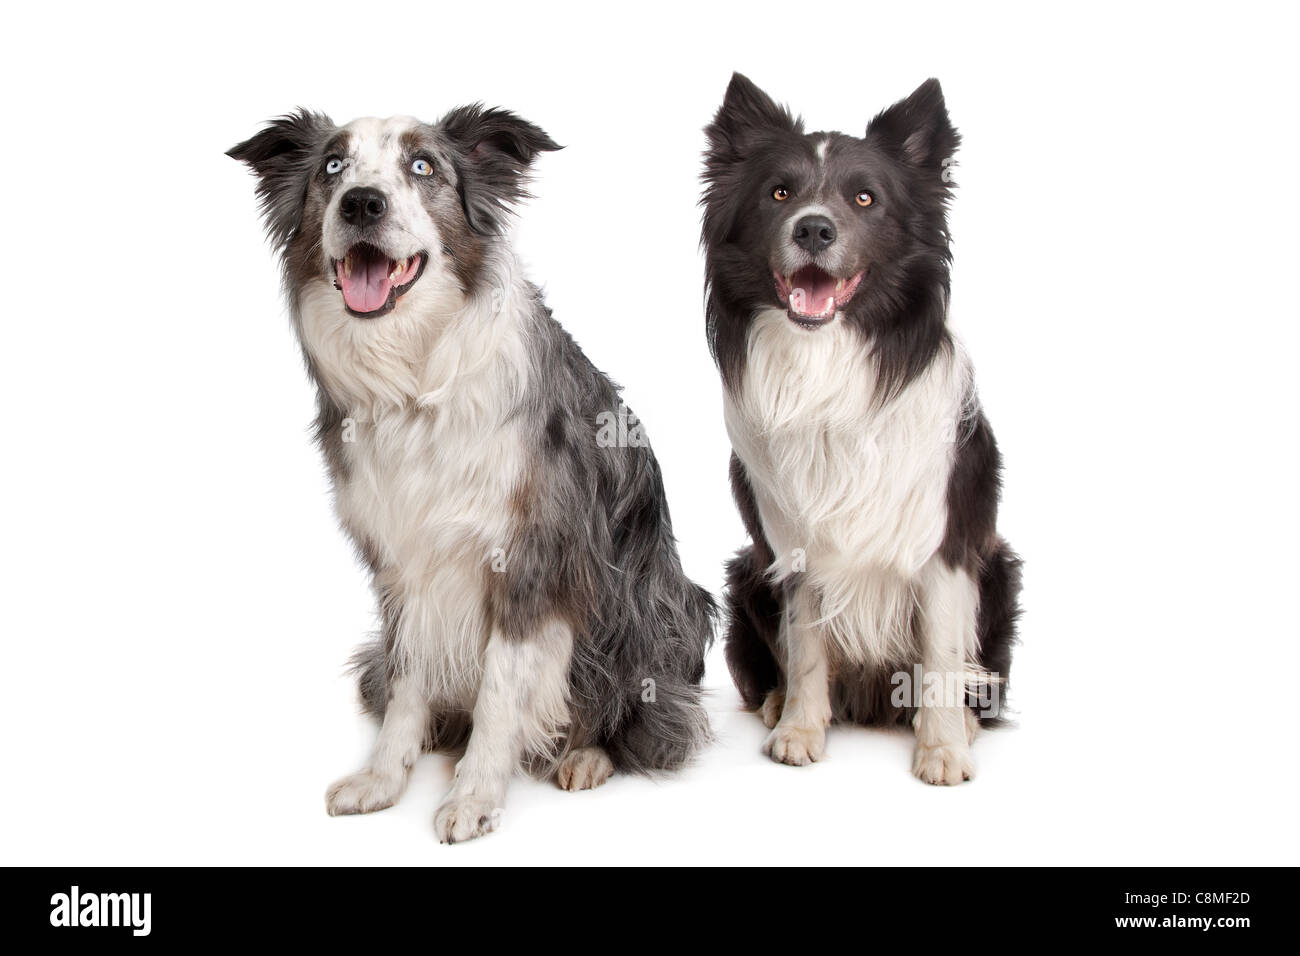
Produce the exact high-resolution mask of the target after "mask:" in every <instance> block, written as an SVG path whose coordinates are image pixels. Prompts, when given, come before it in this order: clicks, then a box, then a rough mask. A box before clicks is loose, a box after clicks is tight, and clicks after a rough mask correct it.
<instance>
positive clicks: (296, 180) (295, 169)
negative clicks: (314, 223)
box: [226, 109, 334, 247]
mask: <svg viewBox="0 0 1300 956" xmlns="http://www.w3.org/2000/svg"><path fill="white" fill-rule="evenodd" d="M333 131H334V123H333V122H332V121H331V120H330V118H329V117H328V116H326V115H325V114H324V113H312V112H309V111H308V110H305V109H298V110H297V111H296V112H293V113H289V114H287V115H285V116H281V117H279V118H278V119H273V120H271V122H269V123H268V124H267V125H266V127H265V128H264V129H263V130H262V131H261V132H259V133H258V134H257V135H256V136H253V137H252V138H251V139H246V140H244V141H243V142H242V143H240V144H239V145H238V146H234V147H232V148H230V149H229V150H227V151H226V155H227V156H229V157H231V158H232V159H237V160H239V161H240V162H241V163H247V164H248V165H249V166H250V167H252V170H253V172H255V173H257V178H258V183H257V195H258V198H259V199H261V200H262V218H263V220H264V221H265V223H266V232H267V235H269V236H270V237H271V241H272V242H274V243H275V244H276V246H278V247H283V246H284V244H285V243H286V242H288V241H289V239H290V238H292V236H293V234H294V232H295V231H297V229H298V226H299V224H300V223H301V222H302V207H303V203H304V202H305V201H306V198H307V185H308V183H309V182H310V181H311V174H312V169H313V167H314V165H315V162H316V159H317V156H316V153H317V151H318V150H319V149H320V148H321V146H322V145H323V144H324V141H325V138H326V137H327V136H329V135H330V134H331V133H332V132H333Z"/></svg>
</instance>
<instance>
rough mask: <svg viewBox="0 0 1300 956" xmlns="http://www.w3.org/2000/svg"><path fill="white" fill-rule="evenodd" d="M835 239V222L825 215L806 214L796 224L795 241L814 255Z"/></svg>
mask: <svg viewBox="0 0 1300 956" xmlns="http://www.w3.org/2000/svg"><path fill="white" fill-rule="evenodd" d="M834 241H835V223H833V222H831V221H830V220H829V219H827V218H826V217H825V216H804V217H803V218H802V219H800V220H799V221H798V222H796V223H795V224H794V242H795V245H797V246H799V248H801V249H807V250H808V251H809V252H811V253H812V254H813V255H817V253H819V252H821V251H822V250H823V249H825V248H826V247H827V246H829V245H830V244H831V243H832V242H834Z"/></svg>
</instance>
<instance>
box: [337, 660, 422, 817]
mask: <svg viewBox="0 0 1300 956" xmlns="http://www.w3.org/2000/svg"><path fill="white" fill-rule="evenodd" d="M428 732H429V700H428V697H427V696H426V694H425V690H424V682H423V680H421V679H420V678H418V677H416V676H413V675H403V676H400V677H398V678H396V679H395V680H394V681H393V689H392V696H391V697H390V698H389V701H388V707H387V709H386V710H385V711H384V723H383V726H382V727H380V729H379V738H378V739H377V740H376V741H375V747H374V750H373V751H372V752H371V754H370V763H369V764H368V765H367V766H366V768H365V769H364V770H360V771H358V772H357V773H354V774H352V775H351V776H348V777H344V778H343V779H342V780H337V781H335V782H334V784H333V785H332V786H331V787H330V788H329V790H328V791H326V793H325V808H326V809H327V810H328V811H329V813H330V816H337V815H338V814H343V813H370V812H371V811H372V810H382V809H384V808H385V807H391V806H392V805H393V804H394V803H396V802H397V798H398V797H400V796H401V795H402V790H403V789H405V787H406V778H407V776H408V775H409V774H410V771H411V767H412V766H413V765H414V764H415V761H416V758H418V757H419V756H420V750H421V747H422V746H423V744H424V738H425V735H426V734H427V733H428Z"/></svg>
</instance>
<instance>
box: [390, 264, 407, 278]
mask: <svg viewBox="0 0 1300 956" xmlns="http://www.w3.org/2000/svg"><path fill="white" fill-rule="evenodd" d="M405 271H406V260H405V259H402V260H399V261H398V262H396V263H394V265H393V271H392V272H390V273H388V281H389V282H392V281H394V280H395V279H396V278H397V277H398V276H400V275H401V274H402V273H403V272H405Z"/></svg>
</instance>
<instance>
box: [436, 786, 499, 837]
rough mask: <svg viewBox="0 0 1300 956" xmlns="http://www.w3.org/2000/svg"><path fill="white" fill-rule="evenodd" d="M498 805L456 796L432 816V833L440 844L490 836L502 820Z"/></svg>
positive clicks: (444, 803)
mask: <svg viewBox="0 0 1300 956" xmlns="http://www.w3.org/2000/svg"><path fill="white" fill-rule="evenodd" d="M497 803H498V801H496V800H488V799H486V798H485V797H480V796H477V795H475V794H469V795H466V796H461V795H457V794H455V793H453V794H452V795H451V796H449V797H447V799H446V800H444V801H443V803H442V806H440V807H439V808H438V812H437V813H435V814H434V815H433V831H434V833H436V834H437V835H438V842H439V843H464V842H465V841H466V840H472V839H474V838H475V837H480V836H483V835H484V834H485V833H491V832H492V831H493V830H495V829H496V827H497V821H498V820H499V819H500V816H501V808H500V807H499V806H497Z"/></svg>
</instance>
